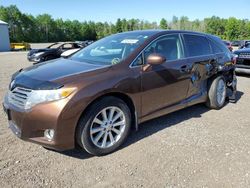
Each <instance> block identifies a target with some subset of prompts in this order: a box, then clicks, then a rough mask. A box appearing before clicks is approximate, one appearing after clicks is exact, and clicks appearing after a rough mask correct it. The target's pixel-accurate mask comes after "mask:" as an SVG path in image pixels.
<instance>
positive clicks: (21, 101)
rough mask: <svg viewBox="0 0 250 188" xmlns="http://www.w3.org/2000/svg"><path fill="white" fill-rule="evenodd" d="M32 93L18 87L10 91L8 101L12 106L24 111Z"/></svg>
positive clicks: (29, 90)
mask: <svg viewBox="0 0 250 188" xmlns="http://www.w3.org/2000/svg"><path fill="white" fill-rule="evenodd" d="M31 91H32V90H31V89H27V88H21V87H16V88H14V89H13V90H12V91H9V94H8V100H9V102H10V103H11V104H13V105H15V106H17V107H19V108H21V109H24V108H25V105H26V102H27V99H28V97H29V95H30V93H31Z"/></svg>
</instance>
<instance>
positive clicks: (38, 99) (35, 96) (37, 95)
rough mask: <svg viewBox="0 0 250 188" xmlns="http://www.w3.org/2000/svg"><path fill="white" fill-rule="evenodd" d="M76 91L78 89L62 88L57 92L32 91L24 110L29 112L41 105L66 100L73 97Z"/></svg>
mask: <svg viewBox="0 0 250 188" xmlns="http://www.w3.org/2000/svg"><path fill="white" fill-rule="evenodd" d="M74 91H76V88H61V89H56V90H32V91H31V92H30V93H29V96H28V97H27V101H26V104H25V107H24V108H25V109H26V110H28V109H30V108H32V107H33V106H35V105H37V104H40V103H44V102H51V101H56V100H60V99H64V98H66V97H68V96H69V95H71V94H72V93H73V92H74Z"/></svg>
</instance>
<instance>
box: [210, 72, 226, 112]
mask: <svg viewBox="0 0 250 188" xmlns="http://www.w3.org/2000/svg"><path fill="white" fill-rule="evenodd" d="M222 81H223V83H224V90H225V91H224V92H225V94H224V95H223V97H222V99H221V100H220V101H221V102H218V100H219V98H218V95H217V91H218V89H219V88H218V87H219V82H222ZM226 90H227V89H226V81H225V79H224V77H223V76H218V77H216V78H214V79H213V80H211V81H210V82H209V83H208V99H207V102H206V106H207V107H208V108H211V109H216V110H219V109H221V108H222V107H223V106H224V105H225V101H226Z"/></svg>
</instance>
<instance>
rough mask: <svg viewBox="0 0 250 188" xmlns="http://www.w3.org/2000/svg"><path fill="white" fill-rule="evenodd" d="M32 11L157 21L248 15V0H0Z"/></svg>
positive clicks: (73, 16)
mask: <svg viewBox="0 0 250 188" xmlns="http://www.w3.org/2000/svg"><path fill="white" fill-rule="evenodd" d="M11 4H13V5H16V6H17V7H18V8H19V9H20V10H21V11H22V12H25V13H29V14H32V15H38V14H43V13H48V14H50V15H52V16H53V18H63V19H64V20H66V19H70V20H74V19H76V20H79V21H84V20H92V21H102V22H103V21H107V22H115V21H116V19H117V18H128V19H129V18H139V19H142V20H148V21H157V22H159V20H160V19H161V18H166V19H167V20H171V19H172V17H173V16H174V15H175V16H178V17H180V16H188V17H189V18H190V20H194V19H203V18H205V17H211V16H213V15H216V16H219V17H223V18H228V17H232V16H233V17H236V18H240V19H250V0H237V1H231V0H205V1H202V0H0V5H3V6H8V5H11Z"/></svg>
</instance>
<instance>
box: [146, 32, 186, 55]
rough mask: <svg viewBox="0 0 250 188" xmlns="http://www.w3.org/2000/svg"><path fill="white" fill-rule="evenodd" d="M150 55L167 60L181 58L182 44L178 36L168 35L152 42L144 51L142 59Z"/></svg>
mask: <svg viewBox="0 0 250 188" xmlns="http://www.w3.org/2000/svg"><path fill="white" fill-rule="evenodd" d="M152 53H159V54H161V55H163V56H164V57H166V59H167V60H176V59H180V58H183V50H182V44H181V40H180V37H179V35H168V36H164V37H161V38H160V39H158V40H156V41H155V42H153V43H152V44H151V45H150V46H149V47H147V48H146V50H145V51H144V59H147V57H148V56H149V55H150V54H152Z"/></svg>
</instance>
